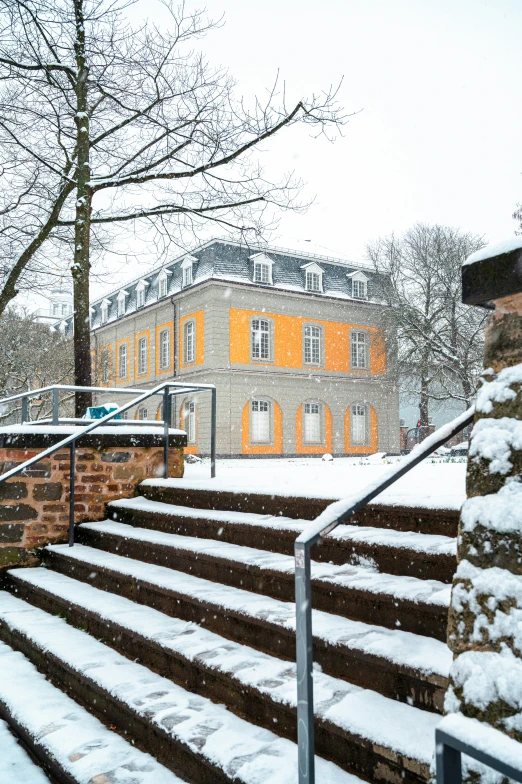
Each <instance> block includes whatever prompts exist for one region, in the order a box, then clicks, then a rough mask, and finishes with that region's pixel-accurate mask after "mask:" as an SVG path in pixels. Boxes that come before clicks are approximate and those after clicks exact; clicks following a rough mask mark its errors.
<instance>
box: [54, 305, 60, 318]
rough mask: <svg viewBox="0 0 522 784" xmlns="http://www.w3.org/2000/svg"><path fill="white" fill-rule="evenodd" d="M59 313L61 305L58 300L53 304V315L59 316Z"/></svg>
mask: <svg viewBox="0 0 522 784" xmlns="http://www.w3.org/2000/svg"><path fill="white" fill-rule="evenodd" d="M59 315H60V305H59V304H58V303H57V302H55V303H54V304H53V316H59Z"/></svg>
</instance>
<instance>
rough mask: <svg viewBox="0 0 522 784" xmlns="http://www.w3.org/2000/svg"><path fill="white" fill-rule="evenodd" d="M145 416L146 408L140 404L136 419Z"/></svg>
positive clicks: (144, 417) (145, 417) (146, 415)
mask: <svg viewBox="0 0 522 784" xmlns="http://www.w3.org/2000/svg"><path fill="white" fill-rule="evenodd" d="M147 417H148V411H147V409H146V408H144V407H143V406H141V408H138V419H147Z"/></svg>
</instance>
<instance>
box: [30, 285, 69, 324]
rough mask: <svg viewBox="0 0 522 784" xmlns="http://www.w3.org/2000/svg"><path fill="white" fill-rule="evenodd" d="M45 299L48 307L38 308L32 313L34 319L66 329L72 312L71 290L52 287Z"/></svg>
mask: <svg viewBox="0 0 522 784" xmlns="http://www.w3.org/2000/svg"><path fill="white" fill-rule="evenodd" d="M46 299H48V300H49V307H48V308H39V309H38V310H37V311H36V312H35V314H34V317H35V320H36V321H39V322H40V323H41V324H47V325H48V326H50V327H53V328H54V329H59V330H61V331H64V330H66V327H67V321H68V317H70V316H71V315H72V312H73V295H72V291H70V290H69V289H67V288H65V287H62V286H60V287H58V288H54V289H53V290H52V291H51V294H50V296H49V297H46Z"/></svg>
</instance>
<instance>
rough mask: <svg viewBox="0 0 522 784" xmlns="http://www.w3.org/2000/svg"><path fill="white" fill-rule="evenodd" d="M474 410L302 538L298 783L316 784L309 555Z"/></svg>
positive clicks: (336, 506) (298, 554)
mask: <svg viewBox="0 0 522 784" xmlns="http://www.w3.org/2000/svg"><path fill="white" fill-rule="evenodd" d="M474 415H475V409H474V407H472V408H469V409H468V410H467V411H465V412H464V413H463V414H461V415H460V416H458V417H457V418H456V419H454V420H453V421H452V422H450V423H449V424H447V425H443V427H441V428H439V429H438V430H436V431H435V433H433V434H432V435H431V436H428V438H426V439H425V440H424V441H423V442H422V443H421V444H418V445H417V446H416V447H415V448H414V449H413V450H412V451H411V452H410V454H409V455H408V456H407V457H405V458H403V459H402V460H401V461H400V463H399V464H398V465H394V466H392V467H391V468H390V469H389V470H388V471H387V472H386V474H385V475H384V477H381V479H380V480H376V481H375V482H373V483H371V484H370V485H368V486H367V487H366V488H364V489H363V490H361V491H360V492H359V493H354V494H353V495H352V496H349V497H348V498H342V499H341V500H340V501H334V503H332V504H330V505H329V506H327V507H326V509H325V510H324V511H323V512H322V513H321V514H320V515H319V516H318V517H317V518H316V519H315V520H314V521H313V522H311V523H310V525H307V526H306V528H305V529H304V530H303V531H302V533H301V534H300V535H299V536H298V537H297V539H296V541H295V545H294V553H295V615H296V670H297V744H298V761H299V784H315V760H314V687H313V650H312V583H311V558H310V550H311V548H312V546H313V545H314V544H317V543H318V542H319V541H320V540H321V539H323V538H324V537H325V536H326V535H327V534H329V533H330V532H331V531H333V530H334V528H337V526H338V525H340V524H342V523H344V522H346V521H348V520H349V519H350V518H351V517H352V516H353V515H354V514H356V513H357V512H359V511H360V510H361V509H362V508H363V507H365V506H366V505H367V504H368V503H369V502H370V501H372V500H373V499H374V498H375V497H376V496H377V495H379V494H380V493H382V492H383V490H386V488H387V487H389V486H390V485H392V484H393V483H394V482H396V481H397V479H400V477H401V476H404V474H406V473H408V471H411V469H412V468H414V467H415V466H416V465H418V464H419V463H421V462H422V461H423V460H424V459H425V458H426V457H428V456H429V455H430V454H431V453H432V452H434V451H435V450H436V449H437V448H438V447H440V446H442V445H443V444H445V443H446V442H447V441H449V440H450V438H453V436H455V435H457V433H460V431H461V430H463V429H464V428H465V427H467V426H468V425H470V424H471V423H472V422H473V417H474Z"/></svg>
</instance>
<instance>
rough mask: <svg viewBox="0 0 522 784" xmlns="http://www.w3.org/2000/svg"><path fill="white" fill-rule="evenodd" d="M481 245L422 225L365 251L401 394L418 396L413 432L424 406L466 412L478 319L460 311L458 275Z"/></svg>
mask: <svg viewBox="0 0 522 784" xmlns="http://www.w3.org/2000/svg"><path fill="white" fill-rule="evenodd" d="M483 246H484V241H483V238H482V237H477V236H475V235H473V234H469V233H465V232H461V231H459V230H458V229H455V228H451V227H446V226H438V225H435V226H429V225H426V224H422V223H419V224H416V225H415V226H413V228H411V229H409V230H408V231H407V232H406V233H405V234H404V235H403V236H402V237H395V236H394V235H391V236H389V237H385V238H381V239H379V240H377V242H375V243H373V244H371V245H369V246H368V249H367V252H368V256H369V258H370V260H371V261H372V263H373V266H374V268H375V269H376V271H377V272H379V273H380V275H381V282H382V283H381V285H382V291H383V295H384V298H385V300H386V302H387V304H388V305H390V310H389V316H388V323H387V330H388V334H390V335H397V339H398V361H397V372H398V374H399V380H400V384H401V388H402V389H403V390H404V391H407V392H410V393H413V394H415V395H416V396H418V399H419V411H420V416H419V419H420V423H421V426H425V425H427V424H428V422H429V401H430V399H432V400H447V399H448V398H452V399H456V400H460V401H462V402H463V403H464V404H465V405H466V406H468V405H469V404H470V403H471V400H472V398H473V395H474V394H475V391H476V388H477V384H478V379H479V376H480V371H481V368H482V357H483V330H484V326H485V320H486V314H485V312H484V311H482V310H480V309H477V308H471V307H468V306H467V305H463V304H462V300H461V268H462V263H463V262H464V261H465V259H466V258H467V257H468V256H469V254H470V253H473V252H474V251H475V250H478V249H479V248H481V247H483Z"/></svg>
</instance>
